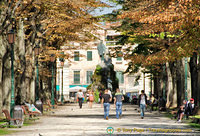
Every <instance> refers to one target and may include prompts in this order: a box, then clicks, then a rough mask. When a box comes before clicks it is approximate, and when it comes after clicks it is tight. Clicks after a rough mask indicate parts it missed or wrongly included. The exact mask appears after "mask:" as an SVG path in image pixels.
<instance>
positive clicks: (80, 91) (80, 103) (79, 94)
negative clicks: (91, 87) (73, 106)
mask: <svg viewBox="0 0 200 136" xmlns="http://www.w3.org/2000/svg"><path fill="white" fill-rule="evenodd" d="M77 98H78V103H79V107H80V109H81V108H82V103H83V98H84V95H83V92H82V90H79V92H78V93H77Z"/></svg>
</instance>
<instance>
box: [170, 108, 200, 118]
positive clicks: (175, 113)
mask: <svg viewBox="0 0 200 136" xmlns="http://www.w3.org/2000/svg"><path fill="white" fill-rule="evenodd" d="M198 109H199V107H198V106H195V108H194V111H193V113H192V115H188V117H189V118H190V119H192V120H194V116H195V115H197V113H198ZM177 113H178V110H175V111H171V114H172V115H173V117H172V118H174V119H176V118H177V117H178V116H177ZM185 117H186V114H184V117H183V118H185Z"/></svg>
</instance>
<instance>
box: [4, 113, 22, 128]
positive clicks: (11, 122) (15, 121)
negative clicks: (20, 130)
mask: <svg viewBox="0 0 200 136" xmlns="http://www.w3.org/2000/svg"><path fill="white" fill-rule="evenodd" d="M2 113H4V115H5V117H6V121H7V122H8V123H9V126H10V125H16V126H18V127H21V126H22V125H23V119H21V118H15V119H14V118H11V116H10V113H9V111H8V110H6V109H4V110H2Z"/></svg>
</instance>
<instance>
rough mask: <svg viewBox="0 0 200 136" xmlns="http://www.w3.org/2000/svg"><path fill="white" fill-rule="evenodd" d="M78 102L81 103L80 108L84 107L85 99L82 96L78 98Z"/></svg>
mask: <svg viewBox="0 0 200 136" xmlns="http://www.w3.org/2000/svg"><path fill="white" fill-rule="evenodd" d="M78 103H79V106H80V109H81V108H82V103H83V99H82V98H78Z"/></svg>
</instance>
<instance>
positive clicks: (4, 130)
mask: <svg viewBox="0 0 200 136" xmlns="http://www.w3.org/2000/svg"><path fill="white" fill-rule="evenodd" d="M13 132H14V131H11V130H9V129H7V128H0V135H8V134H11V133H13Z"/></svg>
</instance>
